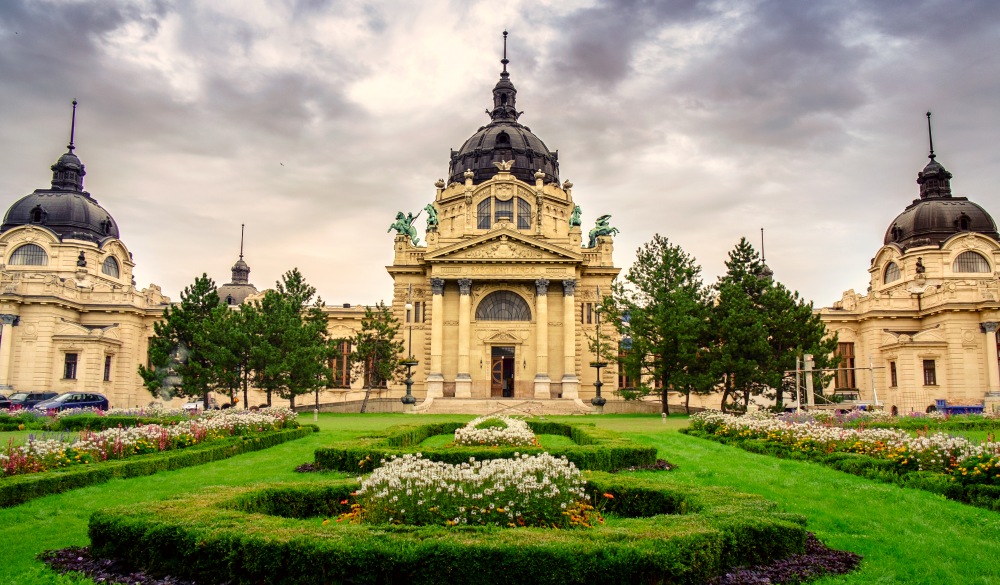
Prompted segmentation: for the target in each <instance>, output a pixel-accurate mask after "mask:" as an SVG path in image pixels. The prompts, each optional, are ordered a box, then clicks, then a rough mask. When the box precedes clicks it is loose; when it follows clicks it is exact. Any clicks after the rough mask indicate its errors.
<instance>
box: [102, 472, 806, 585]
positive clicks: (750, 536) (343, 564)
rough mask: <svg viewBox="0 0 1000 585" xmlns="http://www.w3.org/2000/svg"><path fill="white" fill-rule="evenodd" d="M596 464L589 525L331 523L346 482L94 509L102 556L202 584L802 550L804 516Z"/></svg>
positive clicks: (496, 575)
mask: <svg viewBox="0 0 1000 585" xmlns="http://www.w3.org/2000/svg"><path fill="white" fill-rule="evenodd" d="M668 478H669V474H665V475H661V476H660V479H658V482H657V484H655V485H654V484H652V483H650V482H648V481H645V480H642V479H639V478H635V477H624V476H621V475H608V474H602V473H593V474H589V475H588V477H587V481H588V485H587V488H586V489H587V492H588V494H592V495H595V494H600V495H601V496H602V497H603V494H605V493H606V494H608V495H610V496H612V497H611V498H607V500H606V501H607V502H608V511H609V512H613V515H612V516H609V518H608V520H607V523H606V524H604V525H597V526H595V527H594V528H593V529H588V530H554V529H551V528H548V529H545V528H531V527H523V528H521V527H518V528H499V527H495V526H471V525H462V526H452V527H447V526H440V525H428V526H411V525H395V524H375V525H370V524H369V525H365V524H348V523H337V522H332V521H330V519H331V518H333V517H336V516H337V515H338V514H343V513H348V512H350V511H351V508H350V506H349V500H350V497H351V496H350V494H351V493H352V492H355V491H356V490H358V489H360V488H361V486H360V485H359V484H358V483H357V482H356V481H352V480H337V481H328V482H315V483H309V484H275V485H270V486H253V487H244V488H232V487H226V488H211V489H209V490H206V491H203V492H200V493H197V494H192V495H190V496H188V497H186V498H183V499H175V500H168V501H163V502H156V503H153V504H148V503H147V504H143V505H135V506H127V507H120V508H115V509H111V510H102V511H100V512H97V513H95V514H94V515H93V516H91V519H90V531H89V532H90V537H91V543H92V550H93V552H94V554H95V555H97V556H100V557H105V558H115V559H120V560H121V561H123V562H125V563H127V564H128V565H130V566H132V567H136V568H143V569H146V570H150V571H153V572H155V573H158V574H170V575H172V576H174V577H175V578H182V579H193V580H196V581H197V582H198V583H205V584H208V583H220V582H222V581H226V582H231V583H234V584H235V583H261V582H267V583H277V584H282V583H289V584H291V583H294V584H302V585H309V584H320V583H340V582H353V583H408V584H410V583H412V584H415V585H420V584H430V583H435V584H437V583H443V582H447V583H450V584H454V585H463V584H491V585H492V584H496V583H524V584H533V583H539V584H540V583H549V584H551V583H581V584H582V583H587V584H601V583H608V584H610V583H650V584H653V583H704V582H706V581H707V580H708V579H709V578H711V577H712V576H714V575H717V574H719V573H721V572H723V571H724V570H725V569H726V568H729V567H735V566H740V565H755V564H762V563H767V562H770V561H772V560H774V559H778V558H783V557H786V556H787V555H789V554H791V553H797V552H802V550H803V545H804V540H805V529H804V519H803V518H802V517H800V516H797V515H791V514H782V513H779V512H777V511H776V507H775V505H774V504H772V503H770V502H768V501H766V500H764V499H763V498H760V497H759V496H753V495H748V494H742V493H739V492H736V491H734V490H731V489H726V488H713V487H704V486H687V485H683V484H671V483H668V482H669V480H668Z"/></svg>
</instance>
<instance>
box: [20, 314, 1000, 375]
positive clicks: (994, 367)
mask: <svg viewBox="0 0 1000 585" xmlns="http://www.w3.org/2000/svg"><path fill="white" fill-rule="evenodd" d="M979 328H980V330H981V331H982V332H983V333H985V334H986V391H987V392H990V393H994V392H1000V364H997V322H996V321H987V322H986V323H980V325H979ZM6 333H7V329H6V325H5V326H4V334H6ZM0 356H2V354H0ZM0 359H2V357H0Z"/></svg>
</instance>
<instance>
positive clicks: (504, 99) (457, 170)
mask: <svg viewBox="0 0 1000 585" xmlns="http://www.w3.org/2000/svg"><path fill="white" fill-rule="evenodd" d="M503 36H504V58H503V59H502V60H501V61H500V62H501V63H503V71H502V72H501V73H500V81H498V82H497V84H496V85H495V86H494V87H493V110H492V111H490V112H489V114H490V120H491V121H490V123H489V124H487V125H486V126H483V127H482V128H480V129H479V130H477V131H476V133H475V134H473V135H472V137H471V138H469V139H468V140H466V141H465V144H463V145H462V148H460V149H458V150H457V151H455V150H453V151H451V161H450V164H449V166H448V177H449V179H448V182H449V183H461V182H464V181H465V176H464V175H465V172H466V171H468V170H471V171H472V172H473V173H474V176H473V179H472V182H473V184H479V183H482V182H484V181H487V180H489V179H490V178H491V177H492V176H493V175H495V174H497V167H496V166H495V165H494V164H493V163H495V162H500V161H514V164H513V165H512V166H511V169H510V172H511V174H513V175H514V176H515V177H517V178H518V179H521V180H522V181H525V182H528V183H533V182H534V181H535V178H534V177H535V173H536V172H538V171H539V170H540V171H542V172H543V173H544V174H545V177H544V179H543V180H544V181H545V182H546V183H552V182H555V183H558V182H559V153H558V152H550V151H549V149H548V148H547V147H546V146H545V143H544V142H542V141H541V139H540V138H538V137H537V136H535V135H534V134H533V133H532V132H531V129H530V128H528V127H527V126H525V125H523V124H521V123H519V122H518V121H517V120H518V118H519V117H520V116H521V112H518V111H517V109H516V107H515V106H516V100H517V89H515V88H514V84H513V83H511V81H510V73H508V72H507V63H509V61H508V60H507V32H506V31H504V33H503Z"/></svg>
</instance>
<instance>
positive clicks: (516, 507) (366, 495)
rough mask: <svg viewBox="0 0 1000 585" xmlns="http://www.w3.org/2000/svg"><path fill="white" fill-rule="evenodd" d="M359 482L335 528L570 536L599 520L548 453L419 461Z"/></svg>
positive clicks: (580, 484)
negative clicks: (530, 531)
mask: <svg viewBox="0 0 1000 585" xmlns="http://www.w3.org/2000/svg"><path fill="white" fill-rule="evenodd" d="M359 480H360V482H361V487H359V488H358V490H357V491H356V492H355V497H356V498H357V503H356V505H354V506H352V510H351V512H350V513H347V514H345V515H343V516H342V517H341V518H340V519H338V522H339V521H341V520H344V519H346V520H348V521H350V522H355V523H367V524H411V525H415V526H424V525H429V524H440V525H444V526H456V525H463V526H464V525H479V526H508V527H515V526H541V527H552V528H574V527H581V526H586V527H590V526H591V524H592V523H593V522H596V521H599V519H600V516H599V515H598V514H597V513H596V512H594V508H593V506H591V505H590V503H589V497H587V494H586V492H585V490H584V485H586V481H585V480H584V479H583V475H582V474H581V473H580V471H579V470H578V469H577V468H576V466H575V465H573V464H572V463H570V462H569V461H567V460H566V459H565V458H556V457H553V456H551V455H549V454H548V453H542V454H539V455H521V456H520V457H516V458H514V459H491V460H488V461H476V460H475V459H472V460H470V461H469V462H468V463H462V464H461V465H451V464H449V463H440V462H435V461H429V460H427V459H424V458H423V457H422V456H421V455H420V454H419V453H418V454H417V455H405V456H403V457H400V458H396V459H392V460H391V461H387V462H384V463H383V465H381V466H380V467H378V468H376V469H375V471H374V472H372V473H371V475H369V476H368V477H366V478H364V479H360V478H359ZM609 495H610V494H609Z"/></svg>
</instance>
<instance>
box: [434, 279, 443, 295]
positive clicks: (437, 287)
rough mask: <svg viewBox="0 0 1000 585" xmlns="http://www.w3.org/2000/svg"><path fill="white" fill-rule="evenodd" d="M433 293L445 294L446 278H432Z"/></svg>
mask: <svg viewBox="0 0 1000 585" xmlns="http://www.w3.org/2000/svg"><path fill="white" fill-rule="evenodd" d="M431 294H434V295H443V294H444V279H443V278H432V279H431Z"/></svg>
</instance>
